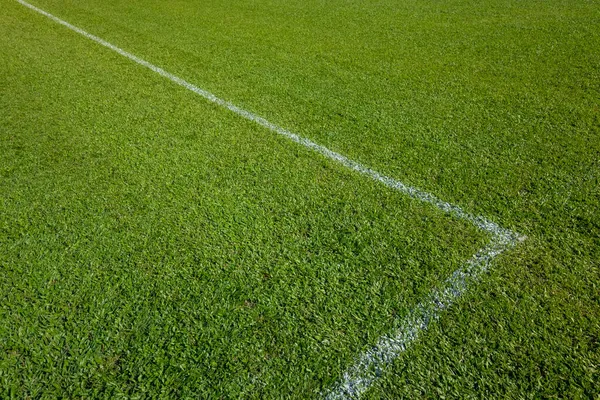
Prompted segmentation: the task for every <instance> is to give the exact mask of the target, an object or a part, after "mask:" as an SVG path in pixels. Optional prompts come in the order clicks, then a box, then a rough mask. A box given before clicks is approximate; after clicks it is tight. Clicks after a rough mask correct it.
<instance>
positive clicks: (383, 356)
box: [325, 236, 517, 400]
mask: <svg viewBox="0 0 600 400" xmlns="http://www.w3.org/2000/svg"><path fill="white" fill-rule="evenodd" d="M516 243H517V241H516V240H511V239H508V238H506V237H501V236H496V237H494V238H493V239H492V241H491V243H490V244H489V245H488V246H486V247H484V248H483V249H481V250H480V251H479V252H477V254H475V255H474V256H473V257H471V259H470V260H469V261H467V262H466V263H465V265H463V266H462V267H461V268H459V269H457V270H456V271H454V273H453V274H452V275H451V276H450V277H449V278H448V279H446V281H445V282H444V284H443V285H442V286H441V287H440V288H437V289H435V290H433V291H432V292H431V293H430V294H429V296H427V297H426V298H425V300H423V301H421V302H420V303H419V304H418V305H417V306H416V307H415V308H414V309H413V310H411V312H410V313H409V314H408V315H407V316H406V317H404V319H403V320H402V322H401V323H400V327H399V328H398V329H397V330H396V331H395V332H393V333H392V334H388V335H384V336H382V337H380V338H379V340H378V341H377V344H375V345H374V346H373V347H371V348H370V349H368V350H367V351H365V352H363V353H362V354H360V355H359V356H358V357H357V358H356V359H355V361H354V364H353V365H352V366H351V367H350V368H348V369H347V370H346V372H344V374H343V376H342V378H341V379H340V380H339V381H338V383H337V384H336V385H335V386H334V387H333V388H331V389H330V390H329V391H328V392H327V393H326V394H325V398H326V399H328V400H334V399H354V398H358V397H360V396H361V395H362V394H363V393H364V392H365V391H367V389H369V387H370V386H371V384H372V383H373V382H374V381H375V380H377V379H378V378H379V377H381V376H382V374H383V369H384V368H385V367H386V366H388V365H389V364H391V363H392V362H393V361H394V359H395V358H396V357H398V356H399V355H400V354H401V353H403V352H405V351H406V350H407V349H408V347H409V346H410V345H411V344H412V343H413V342H414V341H416V340H417V339H418V338H419V336H420V335H421V334H422V333H423V332H424V331H425V330H427V328H428V327H429V325H430V324H431V323H432V322H434V321H436V320H437V319H438V318H439V317H440V315H441V313H442V312H443V311H444V310H445V309H446V308H448V307H450V306H451V305H452V304H453V303H454V302H455V301H456V300H457V299H458V298H459V297H460V296H461V295H462V294H463V293H464V292H465V291H466V290H467V289H468V287H469V284H472V283H474V282H476V281H477V279H478V278H479V277H480V276H481V275H482V274H483V273H484V272H486V271H487V270H488V268H489V266H490V263H491V262H492V260H493V259H494V258H495V257H497V256H498V255H500V254H501V253H503V252H504V251H506V250H508V249H509V248H511V247H513V246H514V245H515V244H516Z"/></svg>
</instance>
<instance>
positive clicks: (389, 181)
mask: <svg viewBox="0 0 600 400" xmlns="http://www.w3.org/2000/svg"><path fill="white" fill-rule="evenodd" d="M17 1H18V2H19V3H21V4H22V5H24V6H25V7H28V8H30V9H32V10H34V11H36V12H38V13H40V14H42V15H44V16H46V17H48V18H50V19H51V20H53V21H55V22H58V23H59V24H61V25H63V26H66V27H67V28H69V29H71V30H72V31H75V32H77V33H79V34H80V35H83V36H85V37H86V38H88V39H91V40H93V41H94V42H96V43H99V44H101V45H102V46H105V47H108V48H109V49H111V50H113V51H115V52H117V53H119V54H120V55H122V56H124V57H127V58H129V59H130V60H132V61H134V62H136V63H138V64H140V65H143V66H144V67H146V68H148V69H150V70H152V71H154V72H156V73H157V74H159V75H161V76H163V77H165V78H167V79H169V80H170V81H172V82H175V83H177V84H178V85H181V86H183V87H184V88H186V89H188V90H191V91H192V92H194V93H196V94H199V95H200V96H202V97H204V98H205V99H207V100H209V101H211V102H213V103H215V104H218V105H220V106H221V107H224V108H227V109H228V110H230V111H232V112H234V113H236V114H237V115H239V116H241V117H244V118H246V119H248V120H250V121H253V122H255V123H257V124H259V125H261V126H263V127H265V128H267V129H269V130H271V131H273V132H275V133H278V134H280V135H282V136H285V137H286V138H288V139H290V140H292V141H294V142H296V143H298V144H301V145H302V146H304V147H307V148H309V149H311V150H314V151H316V152H317V153H320V154H322V155H323V156H325V157H327V158H330V159H332V160H334V161H337V162H339V163H340V164H342V165H344V166H345V167H347V168H350V169H352V170H355V171H357V172H360V173H361V174H363V175H366V176H368V177H369V178H371V179H374V180H376V181H379V182H381V183H383V184H384V185H386V186H388V187H390V188H392V189H395V190H398V191H400V192H403V193H406V194H407V195H409V196H410V197H413V198H415V199H417V200H420V201H423V202H426V203H429V204H432V205H433V206H435V207H437V208H439V209H440V210H442V211H444V212H446V213H448V214H452V215H454V216H455V217H457V218H460V219H465V220H467V221H470V222H471V223H473V224H475V226H477V227H479V228H481V229H483V230H485V231H487V232H490V233H492V234H494V235H503V236H513V234H512V233H511V232H510V231H508V230H506V229H504V228H501V227H500V226H498V225H497V224H495V223H493V222H491V221H488V220H487V219H485V218H482V217H475V216H473V215H471V214H469V213H467V212H465V211H463V210H462V209H461V208H460V207H458V206H455V205H452V204H450V203H447V202H445V201H443V200H440V199H438V198H437V197H435V196H434V195H432V194H430V193H427V192H423V191H422V190H419V189H417V188H414V187H411V186H408V185H405V184H404V183H402V182H400V181H398V180H396V179H393V178H390V177H387V176H385V175H382V174H380V173H379V172H377V171H374V170H372V169H371V168H369V167H366V166H364V165H362V164H360V163H358V162H356V161H353V160H351V159H349V158H347V157H346V156H343V155H341V154H339V153H336V152H335V151H333V150H330V149H328V148H327V147H325V146H321V145H320V144H317V143H315V142H313V141H312V140H309V139H306V138H304V137H301V136H298V135H297V134H295V133H292V132H290V131H288V130H287V129H284V128H282V127H280V126H278V125H275V124H273V123H272V122H269V121H267V120H266V119H264V118H263V117H260V116H258V115H256V114H254V113H252V112H250V111H246V110H244V109H242V108H239V107H238V106H236V105H235V104H232V103H230V102H228V101H226V100H223V99H221V98H219V97H217V96H215V95H214V94H212V93H210V92H208V91H206V90H204V89H200V88H199V87H197V86H196V85H193V84H191V83H189V82H187V81H185V80H183V79H181V78H179V77H178V76H175V75H173V74H171V73H170V72H167V71H165V70H164V69H162V68H160V67H157V66H156V65H154V64H151V63H149V62H148V61H146V60H143V59H141V58H139V57H137V56H135V55H133V54H131V53H129V52H127V51H125V50H123V49H121V48H119V47H117V46H115V45H113V44H111V43H109V42H107V41H106V40H104V39H101V38H99V37H98V36H94V35H92V34H91V33H87V32H86V31H84V30H83V29H80V28H78V27H76V26H74V25H71V24H70V23H68V22H66V21H64V20H62V19H60V18H58V17H55V16H54V15H52V14H50V13H48V12H46V11H44V10H42V9H40V8H37V7H36V6H33V5H31V4H29V3H27V2H25V1H23V0H17Z"/></svg>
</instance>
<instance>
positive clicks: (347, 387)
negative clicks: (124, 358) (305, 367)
mask: <svg viewBox="0 0 600 400" xmlns="http://www.w3.org/2000/svg"><path fill="white" fill-rule="evenodd" d="M16 1H17V2H19V3H20V4H22V5H23V6H25V7H28V8H30V9H31V10H33V11H35V12H37V13H39V14H42V15H44V16H46V17H48V18H50V19H51V20H53V21H55V22H57V23H59V24H61V25H63V26H65V27H67V28H69V29H70V30H72V31H75V32H77V33H79V34H80V35H82V36H85V37H86V38H88V39H90V40H93V41H94V42H96V43H98V44H101V45H102V46H104V47H107V48H109V49H111V50H113V51H115V52H116V53H119V54H120V55H122V56H124V57H127V58H128V59H130V60H131V61H134V62H136V63H137V64H139V65H142V66H144V67H146V68H148V69H150V70H152V71H154V72H156V73H157V74H159V75H161V76H163V77H165V78H167V79H169V80H170V81H172V82H174V83H176V84H178V85H181V86H183V87H184V88H186V89H188V90H190V91H192V92H194V93H196V94H198V95H200V96H202V97H204V98H205V99H207V100H209V101H210V102H213V103H215V104H218V105H219V106H221V107H224V108H226V109H228V110H230V111H232V112H234V113H235V114H237V115H239V116H241V117H243V118H246V119H248V120H250V121H253V122H255V123H257V124H258V125H261V126H263V127H265V128H267V129H269V130H271V131H273V132H275V133H277V134H279V135H282V136H284V137H286V138H288V139H290V140H292V141H294V142H296V143H298V144H300V145H302V146H304V147H306V148H309V149H311V150H313V151H315V152H317V153H319V154H321V155H323V156H325V157H327V158H329V159H331V160H334V161H337V162H338V163H340V164H342V165H344V166H345V167H347V168H349V169H351V170H354V171H357V172H359V173H360V174H362V175H364V176H367V177H369V178H371V179H373V180H375V181H378V182H380V183H382V184H384V185H385V186H387V187H389V188H392V189H394V190H397V191H399V192H402V193H404V194H407V195H408V196H410V197H412V198H414V199H417V200H420V201H422V202H425V203H428V204H431V205H432V206H434V207H436V208H438V209H440V210H441V211H443V212H444V213H447V214H450V215H453V216H454V217H456V218H459V219H463V220H466V221H469V222H471V223H472V224H474V225H475V226H476V227H478V228H479V229H482V230H484V231H486V232H488V233H491V234H492V241H491V242H490V244H489V245H488V246H486V247H485V248H483V249H481V250H480V251H479V252H478V253H477V254H475V255H474V256H473V257H472V258H471V259H470V260H469V261H467V262H466V264H465V265H463V266H462V267H461V268H459V269H458V270H456V271H455V272H454V273H453V274H452V276H450V278H448V279H447V280H446V281H445V282H444V284H443V285H442V287H440V288H438V289H436V290H434V291H433V292H432V293H431V294H430V295H429V296H428V297H427V298H426V299H424V300H423V301H421V303H419V305H418V306H417V307H416V308H415V309H414V310H412V311H411V312H410V313H409V315H408V316H406V318H405V319H404V320H403V322H402V324H401V328H400V329H399V330H398V331H396V332H394V334H393V335H391V336H390V335H386V336H383V337H381V338H380V339H379V341H378V343H377V344H376V345H375V346H374V347H373V348H371V349H370V350H368V351H366V352H364V353H362V354H361V355H359V356H358V357H357V359H356V361H355V364H354V365H353V366H351V367H350V368H349V369H348V370H347V371H346V372H345V373H344V374H343V377H342V379H341V380H340V381H339V382H338V384H337V385H336V386H335V387H333V388H332V389H331V390H330V391H328V392H327V393H326V397H327V398H330V399H338V398H355V397H359V396H360V395H361V394H362V393H364V392H365V391H366V390H367V389H368V388H369V386H370V385H371V384H372V383H373V382H374V381H375V379H377V377H379V376H380V375H381V373H382V369H383V368H384V367H385V366H387V365H388V364H390V363H391V362H392V361H393V359H394V358H396V357H397V356H398V355H399V354H400V353H402V352H404V351H405V350H406V349H407V348H408V346H410V344H411V343H412V342H414V341H415V340H417V338H418V336H419V334H420V333H421V332H422V331H424V330H426V329H427V327H428V326H429V324H430V323H431V322H432V321H434V320H436V319H438V318H439V316H440V314H441V312H442V311H443V310H444V309H445V308H447V307H448V306H450V305H451V304H452V303H453V302H454V301H456V299H457V298H458V297H460V296H461V295H462V294H463V293H464V292H465V291H466V290H467V288H468V286H469V284H470V283H472V282H475V281H476V280H477V279H478V278H479V276H480V275H481V274H482V273H484V272H485V271H486V270H487V269H488V267H489V264H490V262H491V261H492V260H493V259H494V258H495V257H496V256H498V255H499V254H501V253H502V252H504V251H505V250H507V249H509V248H511V247H513V246H514V245H515V244H516V243H517V242H518V241H520V240H523V239H524V237H523V236H520V235H518V234H517V233H515V232H512V231H510V230H508V229H505V228H502V227H500V226H499V225H498V224H496V223H494V222H492V221H489V220H488V219H486V218H483V217H479V216H474V215H472V214H470V213H467V212H466V211H464V210H463V209H462V208H460V207H458V206H456V205H453V204H450V203H448V202H445V201H443V200H441V199H439V198H437V197H436V196H434V195H432V194H430V193H427V192H424V191H422V190H420V189H417V188H414V187H412V186H409V185H406V184H404V183H402V182H400V181H398V180H396V179H394V178H390V177H388V176H385V175H382V174H380V173H379V172H377V171H375V170H373V169H371V168H369V167H367V166H364V165H362V164H360V163H358V162H356V161H354V160H351V159H349V158H348V157H346V156H344V155H342V154H339V153H337V152H335V151H333V150H330V149H328V148H327V147H325V146H322V145H320V144H318V143H315V142H313V141H312V140H310V139H307V138H304V137H302V136H299V135H297V134H295V133H293V132H290V131H288V130H287V129H284V128H282V127H280V126H278V125H276V124H274V123H272V122H269V121H267V120H266V119H264V118H263V117H261V116H259V115H256V114H254V113H252V112H250V111H246V110H244V109H242V108H240V107H238V106H236V105H235V104H233V103H230V102H228V101H226V100H223V99H221V98H220V97H217V96H216V95H214V94H212V93H211V92H209V91H206V90H204V89H201V88H199V87H197V86H196V85H193V84H191V83H189V82H187V81H186V80H184V79H182V78H180V77H178V76H176V75H173V74H171V73H170V72H167V71H165V70H164V69H162V68H160V67H157V66H156V65H154V64H151V63H149V62H148V61H146V60H144V59H141V58H139V57H138V56H136V55H133V54H131V53H129V52H127V51H125V50H123V49H121V48H119V47H117V46H115V45H113V44H112V43H109V42H107V41H106V40H104V39H101V38H99V37H98V36H95V35H92V34H91V33H88V32H86V31H84V30H83V29H81V28H78V27H76V26H74V25H71V24H70V23H68V22H66V21H64V20H62V19H60V18H58V17H56V16H54V15H52V14H50V13H49V12H46V11H44V10H42V9H40V8H38V7H36V6H34V5H31V4H29V3H27V2H25V1H23V0H16Z"/></svg>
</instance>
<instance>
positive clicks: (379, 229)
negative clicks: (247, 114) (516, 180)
mask: <svg viewBox="0 0 600 400" xmlns="http://www.w3.org/2000/svg"><path fill="white" fill-rule="evenodd" d="M3 20H4V21H3V32H2V37H4V38H5V39H4V40H3V41H2V53H3V54H4V55H5V62H6V64H5V68H6V69H5V74H4V87H5V88H6V90H5V91H4V93H3V102H2V104H3V109H4V110H5V112H4V113H3V115H4V118H3V122H2V154H3V156H2V177H3V179H2V187H1V191H0V192H1V193H2V195H1V197H0V198H1V199H2V203H1V207H2V208H1V210H2V215H3V219H2V242H1V252H0V254H1V256H0V262H1V263H2V281H1V285H2V291H1V292H2V319H1V325H0V329H1V331H0V332H1V336H2V338H3V342H2V364H1V368H0V369H1V370H2V372H1V373H0V377H1V382H2V387H3V388H4V392H3V394H4V396H8V395H14V396H15V397H23V396H32V397H37V396H41V395H43V396H46V395H47V396H67V397H79V396H84V397H87V396H102V397H104V396H106V397H114V396H117V395H126V396H150V397H156V396H159V395H164V396H170V397H187V396H192V397H210V396H225V397H238V396H241V395H244V394H248V395H251V396H268V397H277V396H279V395H284V394H285V395H286V396H287V395H295V396H298V397H303V396H307V395H316V394H318V393H319V392H320V391H322V390H324V389H326V388H327V387H328V386H329V385H331V384H333V383H334V382H335V380H336V379H337V378H338V377H339V376H340V375H341V373H342V372H343V370H344V369H345V368H346V367H347V366H348V365H350V364H351V363H352V361H353V359H354V357H355V356H356V355H357V354H358V353H359V352H360V351H362V350H363V349H365V348H366V347H367V346H368V345H370V344H371V345H372V344H373V343H375V342H376V341H377V338H378V337H379V336H381V335H382V334H385V333H388V332H390V331H392V329H393V328H394V327H395V326H396V325H397V323H398V318H397V317H401V316H404V315H406V314H407V313H408V312H409V310H410V309H411V308H413V307H414V306H415V305H416V304H417V302H418V301H419V300H420V299H421V298H423V297H425V296H426V295H427V293H428V292H429V291H431V290H432V289H433V288H434V287H435V286H436V285H438V284H439V283H440V282H441V281H443V280H444V279H445V278H446V277H447V276H449V275H450V274H451V273H452V271H453V270H455V269H457V268H458V267H459V266H460V265H461V264H462V263H463V262H464V261H466V260H467V259H468V258H470V256H471V255H472V254H474V253H475V252H476V251H477V249H479V248H481V247H483V246H484V245H485V243H486V241H487V240H488V239H489V238H488V237H486V235H484V234H482V233H480V232H478V231H477V230H476V229H475V228H474V227H472V226H470V225H469V224H468V223H466V222H462V221H457V220H455V219H452V218H448V217H445V216H444V215H443V214H442V213H441V212H439V211H438V210H436V209H435V208H433V207H430V206H428V205H423V204H421V203H419V202H417V201H415V200H410V199H408V198H407V197H406V196H403V195H402V194H400V193H397V192H394V191H392V190H389V189H388V188H386V187H384V186H383V185H380V184H378V183H376V182H373V181H371V180H368V179H366V178H363V177H361V176H358V175H357V174H355V173H353V172H352V171H349V170H346V169H345V168H344V167H343V166H339V165H336V164H335V163H333V162H331V161H329V160H325V159H323V158H322V157H320V156H318V155H316V154H314V153H311V152H310V151H308V150H306V149H304V148H299V147H298V146H297V145H295V144H293V143H291V142H289V141H286V140H285V139H283V138H280V137H277V136H276V135H274V134H273V133H271V132H269V131H266V130H264V129H262V128H260V127H257V126H255V125H254V124H252V123H250V122H248V121H245V120H242V119H240V118H239V117H237V116H235V115H233V114H231V113H229V112H226V111H224V110H222V109H220V108H218V107H215V106H214V105H211V104H208V103H207V102H206V101H204V100H203V99H202V98H200V97H199V96H197V95H195V94H193V93H190V92H188V91H185V90H183V89H182V88H180V87H178V86H176V85H174V84H172V83H171V82H169V81H166V80H165V79H163V78H161V77H160V76H158V75H156V74H154V73H152V72H151V71H148V70H145V69H143V68H141V67H139V66H137V65H135V64H132V63H130V62H128V61H127V60H124V59H123V58H122V57H120V56H119V55H117V54H114V53H111V52H107V51H106V50H105V49H103V48H101V47H99V46H96V45H91V43H90V42H89V41H88V40H87V39H85V38H82V37H80V36H78V35H72V34H67V35H65V33H66V32H64V30H62V29H56V28H57V26H56V25H55V24H53V23H52V22H51V21H48V20H45V19H43V18H40V17H39V16H37V15H32V14H31V13H29V11H27V10H26V9H24V8H23V7H21V6H19V5H15V4H10V7H9V11H8V13H7V14H5V16H4V18H3Z"/></svg>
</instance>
